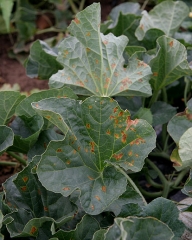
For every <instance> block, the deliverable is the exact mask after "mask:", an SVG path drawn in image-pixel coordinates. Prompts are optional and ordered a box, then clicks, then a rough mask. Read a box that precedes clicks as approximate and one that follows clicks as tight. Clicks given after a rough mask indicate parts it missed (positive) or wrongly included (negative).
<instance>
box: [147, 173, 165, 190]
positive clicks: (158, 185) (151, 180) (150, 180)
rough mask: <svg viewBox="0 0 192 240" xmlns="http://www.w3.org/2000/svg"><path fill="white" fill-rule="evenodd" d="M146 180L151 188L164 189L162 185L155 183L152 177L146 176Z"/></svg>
mask: <svg viewBox="0 0 192 240" xmlns="http://www.w3.org/2000/svg"><path fill="white" fill-rule="evenodd" d="M145 178H146V180H147V182H148V183H149V184H150V185H151V186H153V187H155V188H161V189H162V188H163V185H162V184H159V183H156V182H155V181H153V179H152V178H151V177H149V175H148V174H145Z"/></svg>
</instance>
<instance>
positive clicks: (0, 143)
mask: <svg viewBox="0 0 192 240" xmlns="http://www.w3.org/2000/svg"><path fill="white" fill-rule="evenodd" d="M0 132H1V134H0V155H1V154H2V153H3V152H4V151H6V149H7V148H8V147H10V146H12V145H13V139H14V134H13V131H12V129H11V128H9V127H7V126H0Z"/></svg>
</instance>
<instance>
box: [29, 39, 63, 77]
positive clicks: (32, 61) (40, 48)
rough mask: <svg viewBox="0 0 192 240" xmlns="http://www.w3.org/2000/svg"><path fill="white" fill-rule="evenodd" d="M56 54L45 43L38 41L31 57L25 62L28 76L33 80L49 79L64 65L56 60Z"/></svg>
mask: <svg viewBox="0 0 192 240" xmlns="http://www.w3.org/2000/svg"><path fill="white" fill-rule="evenodd" d="M56 57H57V53H55V52H54V51H53V50H52V49H51V48H50V47H49V46H48V45H47V44H46V43H45V42H43V41H40V40H37V41H35V42H34V43H33V44H32V46H31V48H30V55H29V57H28V59H27V61H26V62H25V68H26V71H27V75H28V76H29V77H31V78H38V79H41V80H42V79H44V80H47V79H49V78H50V77H51V76H52V75H53V74H54V73H56V72H57V71H58V70H59V69H62V65H61V64H60V63H59V62H57V60H56Z"/></svg>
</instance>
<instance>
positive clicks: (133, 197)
mask: <svg viewBox="0 0 192 240" xmlns="http://www.w3.org/2000/svg"><path fill="white" fill-rule="evenodd" d="M130 203H134V204H139V205H140V206H143V205H144V203H143V200H142V198H141V196H140V195H139V194H138V193H137V192H136V191H135V190H133V189H132V188H131V187H128V186H127V189H126V191H125V192H124V193H123V194H122V195H121V196H120V197H119V198H118V199H117V200H116V201H114V202H113V203H112V204H111V205H110V206H109V207H108V208H107V209H106V211H109V212H113V213H114V214H115V215H116V216H118V215H119V214H120V213H121V212H122V209H123V208H124V206H127V205H129V204H130Z"/></svg>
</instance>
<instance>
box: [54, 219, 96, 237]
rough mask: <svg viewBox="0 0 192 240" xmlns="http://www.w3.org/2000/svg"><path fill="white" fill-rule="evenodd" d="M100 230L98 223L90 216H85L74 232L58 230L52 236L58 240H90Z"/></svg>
mask: <svg viewBox="0 0 192 240" xmlns="http://www.w3.org/2000/svg"><path fill="white" fill-rule="evenodd" d="M99 229H100V226H99V223H98V222H97V221H96V220H95V219H94V218H93V217H91V216H89V215H85V216H84V217H83V218H82V221H81V222H80V223H79V224H77V227H76V229H75V230H72V231H69V232H67V231H63V230H59V231H58V232H57V233H55V234H54V235H53V237H57V238H58V239H59V240H68V239H79V240H89V239H92V237H93V234H94V233H95V232H96V231H98V230H99Z"/></svg>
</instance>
